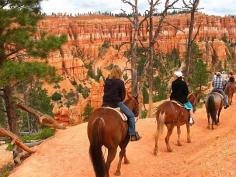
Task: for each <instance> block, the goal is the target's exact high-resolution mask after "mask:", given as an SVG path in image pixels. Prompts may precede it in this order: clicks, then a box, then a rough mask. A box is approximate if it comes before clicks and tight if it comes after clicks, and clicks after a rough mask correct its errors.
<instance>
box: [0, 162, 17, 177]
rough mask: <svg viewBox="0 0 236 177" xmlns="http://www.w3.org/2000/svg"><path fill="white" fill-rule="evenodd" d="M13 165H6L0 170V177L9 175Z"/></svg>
mask: <svg viewBox="0 0 236 177" xmlns="http://www.w3.org/2000/svg"><path fill="white" fill-rule="evenodd" d="M13 168H14V164H13V163H8V164H7V165H5V166H3V167H2V168H1V169H0V177H7V176H9V175H10V172H11V171H12V170H13Z"/></svg>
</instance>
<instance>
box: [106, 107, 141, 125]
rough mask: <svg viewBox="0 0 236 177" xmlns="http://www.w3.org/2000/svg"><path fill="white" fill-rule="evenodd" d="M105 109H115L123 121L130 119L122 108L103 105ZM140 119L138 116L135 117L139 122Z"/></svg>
mask: <svg viewBox="0 0 236 177" xmlns="http://www.w3.org/2000/svg"><path fill="white" fill-rule="evenodd" d="M103 108H105V109H112V110H114V111H116V112H117V113H118V114H119V115H120V117H121V118H122V120H123V121H127V120H128V117H127V116H126V115H125V114H124V113H123V112H122V111H121V110H120V108H112V107H103ZM137 120H138V117H135V122H137Z"/></svg>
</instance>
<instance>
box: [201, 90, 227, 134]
mask: <svg viewBox="0 0 236 177" xmlns="http://www.w3.org/2000/svg"><path fill="white" fill-rule="evenodd" d="M223 99H224V98H223V96H222V95H221V94H220V93H217V92H212V93H210V94H209V95H208V97H207V99H206V102H205V106H206V112H207V118H208V128H210V117H211V120H212V121H211V128H212V129H214V124H215V125H218V124H219V122H220V112H221V110H222V107H223Z"/></svg>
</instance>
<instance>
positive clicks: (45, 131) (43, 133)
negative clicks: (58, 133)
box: [22, 128, 55, 143]
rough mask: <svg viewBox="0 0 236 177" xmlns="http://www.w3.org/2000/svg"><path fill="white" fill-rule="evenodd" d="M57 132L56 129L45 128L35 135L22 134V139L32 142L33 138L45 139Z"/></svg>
mask: <svg viewBox="0 0 236 177" xmlns="http://www.w3.org/2000/svg"><path fill="white" fill-rule="evenodd" d="M54 134H55V130H54V129H51V128H43V129H42V130H41V131H40V132H39V133H37V134H34V135H24V136H22V141H23V142H24V143H26V142H30V141H31V140H44V139H47V138H49V137H51V136H53V135H54Z"/></svg>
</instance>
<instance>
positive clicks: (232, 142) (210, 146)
mask: <svg viewBox="0 0 236 177" xmlns="http://www.w3.org/2000/svg"><path fill="white" fill-rule="evenodd" d="M195 120H196V123H195V125H194V126H193V127H192V128H191V138H192V143H190V144H189V143H187V142H186V128H185V126H183V127H182V128H181V130H182V136H181V140H182V144H183V146H181V147H179V146H177V145H176V144H177V143H176V142H177V133H176V128H175V130H174V132H173V134H172V136H171V140H170V142H171V146H172V148H173V150H174V151H173V152H171V153H168V152H167V151H166V147H165V143H164V137H165V134H166V129H165V131H164V134H163V135H162V136H161V139H160V141H159V152H158V155H157V156H156V157H155V156H153V154H152V151H153V146H154V132H155V120H154V119H145V120H139V121H138V123H137V127H138V130H139V132H140V134H141V135H142V137H143V138H142V139H141V140H140V141H138V142H132V143H130V144H129V145H128V148H127V155H128V158H129V160H130V162H131V163H130V164H129V165H124V164H122V168H121V176H123V177H218V176H219V177H221V176H222V177H223V176H224V177H235V176H236V165H235V164H236V99H234V103H233V105H232V106H231V107H230V108H228V109H227V110H223V111H222V115H221V124H220V126H219V127H217V128H216V129H215V130H213V131H212V130H209V129H207V128H206V126H207V119H206V113H205V109H199V110H197V112H196V118H195ZM86 127H87V124H81V125H78V126H74V127H70V128H67V129H66V130H60V131H58V132H57V133H56V135H55V137H52V138H50V139H49V140H48V141H46V142H44V143H43V144H41V145H40V146H38V147H37V152H36V153H35V154H33V155H32V156H31V157H29V158H28V159H26V160H25V161H24V162H23V164H22V165H21V166H19V167H17V168H16V169H15V170H14V171H13V172H12V174H11V175H10V177H94V176H95V175H94V172H93V169H92V165H91V162H90V160H89V155H88V147H89V142H88V139H87V134H86ZM105 153H107V152H105ZM117 161H118V153H117V156H116V159H115V160H114V161H113V163H112V166H111V170H110V174H111V176H114V175H113V173H114V172H115V169H116V166H117Z"/></svg>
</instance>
